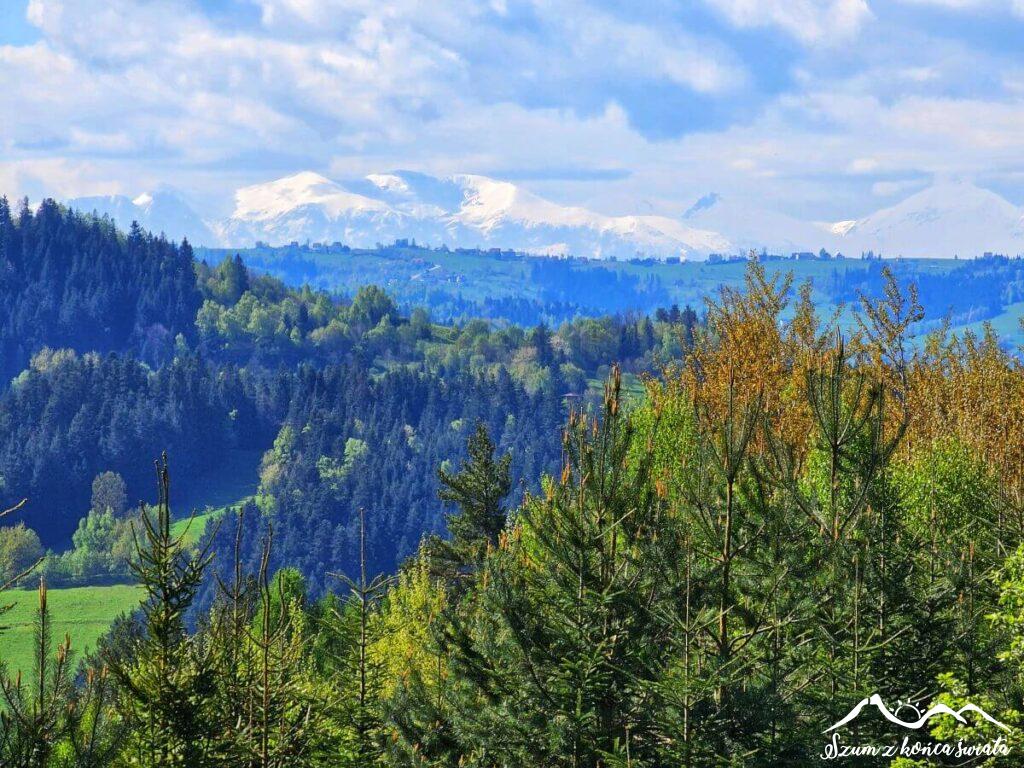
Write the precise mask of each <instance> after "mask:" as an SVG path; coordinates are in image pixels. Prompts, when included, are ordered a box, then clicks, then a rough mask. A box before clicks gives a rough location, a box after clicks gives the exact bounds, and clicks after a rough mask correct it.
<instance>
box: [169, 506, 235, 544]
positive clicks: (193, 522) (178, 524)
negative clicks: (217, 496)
mask: <svg viewBox="0 0 1024 768" xmlns="http://www.w3.org/2000/svg"><path fill="white" fill-rule="evenodd" d="M251 498H252V496H244V497H242V498H240V499H236V500H235V501H233V502H232V503H230V504H225V505H224V506H221V507H207V508H206V509H205V510H204V511H202V512H199V511H197V512H196V516H195V517H194V518H192V519H190V518H187V517H183V518H181V519H179V520H175V521H174V522H173V523H171V534H172V535H174V536H181V535H184V536H185V538H184V540H183V541H184V542H185V543H186V544H196V543H198V542H199V540H200V539H201V538H202V536H203V533H205V532H206V526H207V524H208V523H211V522H213V521H214V520H219V519H220V517H221V515H223V514H224V513H225V512H226V511H227V510H228V509H231V508H233V507H239V506H241V505H242V504H244V503H245V502H247V501H249V500H250V499H251Z"/></svg>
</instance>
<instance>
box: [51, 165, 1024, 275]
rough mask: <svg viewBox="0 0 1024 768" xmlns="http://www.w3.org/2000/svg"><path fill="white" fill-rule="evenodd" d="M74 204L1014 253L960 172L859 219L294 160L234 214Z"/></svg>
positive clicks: (459, 242)
mask: <svg viewBox="0 0 1024 768" xmlns="http://www.w3.org/2000/svg"><path fill="white" fill-rule="evenodd" d="M68 204H69V205H70V206H71V207H73V208H77V209H78V210H81V211H84V212H96V213H98V214H100V215H107V216H110V217H111V218H112V219H113V220H114V221H115V222H116V223H117V224H118V226H120V227H122V228H125V229H126V228H128V227H129V226H131V223H132V222H133V221H137V222H139V224H141V225H142V226H143V227H145V228H147V229H149V230H151V231H153V232H164V233H166V234H167V236H168V237H170V238H172V239H180V238H182V237H187V238H188V239H189V240H190V241H192V242H193V243H195V244H198V245H224V246H236V247H244V246H249V245H252V244H254V243H255V242H257V241H262V242H267V243H271V244H274V245H280V244H283V243H288V242H292V241H299V242H305V241H307V240H308V241H321V242H335V241H340V242H343V243H346V244H348V245H351V246H353V247H373V245H375V244H376V243H378V242H379V243H388V242H392V241H394V240H396V239H399V238H402V239H415V240H416V241H417V242H420V243H425V244H430V245H441V244H445V245H448V246H450V247H468V248H473V247H488V248H492V247H499V248H503V249H504V248H509V249H514V250H519V251H526V252H532V253H543V254H560V255H561V254H565V255H569V254H571V255H578V256H589V257H597V258H612V257H614V258H630V257H632V256H636V255H638V254H639V255H643V256H653V257H658V258H665V257H669V256H682V257H685V258H702V257H704V256H706V255H707V254H709V253H715V252H718V253H733V254H738V253H744V252H746V251H747V250H749V249H757V250H760V249H761V248H767V249H768V250H769V251H770V252H773V253H783V254H785V253H790V252H792V251H817V250H818V249H819V248H821V247H825V248H827V249H829V250H833V251H834V250H840V251H842V252H844V253H846V254H848V255H855V254H856V253H857V252H859V251H867V250H873V251H875V252H876V253H883V254H884V255H887V256H899V255H902V256H907V257H940V258H941V257H953V256H955V255H960V256H964V257H969V256H977V255H980V254H981V253H982V252H984V251H995V252H998V253H1006V254H1011V255H1016V254H1017V253H1021V252H1024V219H1022V212H1021V210H1020V209H1019V208H1017V207H1016V206H1014V205H1013V204H1011V203H1010V202H1008V201H1007V200H1005V199H1004V198H1002V197H1001V196H999V195H998V194H996V193H995V192H992V191H991V190H987V189H983V188H981V187H978V186H976V185H974V184H972V183H970V182H965V181H940V182H937V183H936V184H933V185H932V186H930V187H928V188H926V189H922V190H920V191H918V192H916V193H914V194H912V195H910V196H909V197H907V198H906V199H904V200H902V201H900V202H898V203H896V204H895V205H892V206H890V207H888V208H883V209H881V210H879V211H876V212H874V213H872V214H869V215H867V216H864V217H863V218H860V219H848V220H844V221H837V222H834V223H815V222H808V221H804V220H801V219H798V218H796V217H793V216H789V215H787V214H784V213H780V212H777V211H772V210H769V209H765V208H761V207H759V205H758V203H757V201H753V200H750V199H740V198H736V197H732V196H729V195H721V194H719V193H717V192H710V193H707V194H705V195H703V196H701V197H699V198H698V199H697V200H696V201H695V202H694V203H693V204H692V205H691V206H690V207H689V208H688V209H686V211H685V213H683V214H682V215H681V216H679V217H676V218H673V217H668V216H656V215H620V216H614V215H608V214H605V213H600V212H597V211H593V210H590V209H588V208H584V207H581V206H574V205H563V204H560V203H556V202H554V201H551V200H548V199H546V198H544V197H541V196H540V195H538V194H536V193H534V192H531V191H529V190H527V189H524V188H523V187H520V186H518V185H517V184H514V183H512V182H509V181H503V180H500V179H494V178H490V177H487V176H481V175H476V174H456V175H452V176H444V177H435V176H430V175H428V174H425V173H420V172H416V171H402V170H394V171H389V172H386V173H374V174H369V175H368V176H365V177H363V178H354V179H347V180H345V181H344V182H340V183H339V182H338V181H335V180H332V179H330V178H328V177H326V176H324V175H322V174H319V173H315V172H313V171H303V172H300V173H296V174H293V175H291V176H286V177H284V178H281V179H276V180H274V181H270V182H267V183H263V184H253V185H250V186H246V187H242V188H241V189H239V190H237V192H236V193H235V209H234V213H233V214H232V215H231V216H230V217H229V218H227V219H225V220H223V221H220V222H215V223H207V222H204V221H203V220H202V219H201V218H200V217H199V216H198V215H197V214H196V212H195V211H194V210H193V209H192V208H191V207H190V206H189V205H188V203H187V202H186V201H185V200H184V198H183V197H182V196H181V194H180V193H178V192H177V191H175V190H173V189H170V188H158V189H156V190H153V191H147V192H143V193H142V194H139V195H136V196H135V197H127V196H123V195H113V196H109V197H87V198H78V199H74V200H69V201H68Z"/></svg>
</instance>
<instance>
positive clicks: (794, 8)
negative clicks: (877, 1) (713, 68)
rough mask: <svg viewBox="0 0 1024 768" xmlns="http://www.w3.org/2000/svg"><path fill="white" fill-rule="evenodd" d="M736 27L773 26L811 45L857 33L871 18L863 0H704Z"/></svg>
mask: <svg viewBox="0 0 1024 768" xmlns="http://www.w3.org/2000/svg"><path fill="white" fill-rule="evenodd" d="M705 2H707V3H708V4H709V5H711V6H713V7H714V8H716V9H717V10H718V11H719V12H720V13H722V14H723V15H724V16H725V17H726V19H728V20H729V21H730V22H731V23H732V24H735V25H736V26H739V27H765V26H774V27H778V28H779V29H782V30H783V31H785V32H786V33H788V34H789V35H792V36H793V37H795V38H796V39H797V40H800V41H801V42H804V43H808V44H811V45H818V44H834V43H839V42H844V41H847V40H850V39H851V38H854V37H856V36H857V34H858V33H859V32H860V30H861V28H862V27H863V26H864V24H866V23H867V22H868V21H869V20H870V19H871V16H872V14H871V9H870V8H869V7H868V4H867V2H866V0H705Z"/></svg>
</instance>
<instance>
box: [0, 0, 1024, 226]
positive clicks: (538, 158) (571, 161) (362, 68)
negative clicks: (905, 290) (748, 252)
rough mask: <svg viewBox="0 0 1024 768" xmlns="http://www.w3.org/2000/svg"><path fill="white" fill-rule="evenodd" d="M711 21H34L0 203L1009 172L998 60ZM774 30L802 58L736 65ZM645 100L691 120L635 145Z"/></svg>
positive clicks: (266, 12)
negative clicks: (416, 183) (331, 186)
mask: <svg viewBox="0 0 1024 768" xmlns="http://www.w3.org/2000/svg"><path fill="white" fill-rule="evenodd" d="M960 1H961V2H969V0H960ZM952 2H957V0H952ZM993 2H994V0H993ZM1019 2H1020V3H1024V0H1019ZM1008 3H1009V0H1006V3H1004V5H1003V6H1002V7H1009V5H1008ZM707 4H708V5H709V6H712V7H713V8H714V9H715V10H714V11H711V10H707V9H703V10H700V9H693V8H690V9H689V10H690V11H692V12H694V13H697V12H700V13H703V14H704V15H705V16H707V17H708V24H707V28H708V29H716V30H718V31H717V32H715V33H714V35H711V33H702V34H701V35H697V34H696V33H694V32H693V31H692V28H693V27H692V25H691V27H690V28H689V29H688V28H687V25H686V24H684V21H682V20H681V18H683V17H682V16H680V17H679V18H677V17H675V16H674V15H673V14H672V13H671V12H668V11H666V12H664V13H661V12H660V11H657V12H656V11H648V9H647V8H646V7H644V8H641V7H640V6H639V5H638V6H637V7H636V9H635V10H632V11H630V12H629V13H628V14H627V13H626V12H625V11H623V10H622V8H624V7H625V6H622V5H621V4H620V5H619V6H618V7H619V11H618V15H616V12H615V11H613V10H610V9H609V8H608V7H605V6H602V5H599V4H596V3H592V2H585V1H584V0H548V1H547V2H541V1H540V0H519V1H518V2H513V1H512V0H508V2H490V3H480V2H477V1H476V0H443V1H442V0H438V1H437V2H431V3H424V2H418V1H416V0H394V2H389V3H379V2H376V1H375V0H316V1H314V0H261V2H260V3H259V5H260V8H261V13H262V15H261V16H260V18H259V19H258V21H254V22H253V23H252V24H251V25H248V26H246V25H231V24H226V23H224V22H223V20H221V19H219V18H218V19H217V20H214V19H212V18H209V17H207V16H205V15H203V13H202V12H201V11H200V10H199V5H197V4H191V3H190V4H187V5H185V4H181V3H178V2H172V0H147V2H144V3H142V2H130V1H129V0H107V1H106V2H102V3H101V2H98V0H94V1H93V2H88V1H87V0H73V1H69V2H60V0H32V2H31V3H30V4H29V5H28V7H27V11H26V13H27V16H28V18H29V19H30V21H31V22H32V23H33V24H35V25H36V26H37V27H38V28H39V30H40V33H41V39H40V41H39V42H36V43H34V44H32V45H26V46H0V81H2V82H3V83H4V88H0V114H2V115H5V116H8V115H12V116H15V117H14V119H7V120H2V121H0V156H2V157H3V158H4V160H5V162H4V165H3V166H2V168H3V170H2V172H0V189H3V190H5V191H7V192H18V191H20V190H31V191H32V192H33V194H37V192H36V190H38V189H40V188H42V187H41V185H42V184H43V183H44V181H45V179H46V177H47V175H52V183H51V184H50V187H49V189H50V190H51V191H52V193H54V194H61V195H64V194H69V195H76V194H86V193H90V194H91V193H94V192H96V191H97V190H113V189H116V190H118V191H125V192H128V193H132V194H136V193H138V192H141V191H143V190H144V189H146V188H147V187H148V186H151V185H152V184H154V183H157V182H160V181H167V182H170V183H172V184H175V185H177V186H179V187H182V188H185V189H188V190H189V191H193V190H198V191H199V192H201V193H206V194H207V196H208V198H209V199H212V198H214V197H215V196H218V195H219V196H220V197H222V198H224V199H227V198H229V196H230V192H231V191H232V189H233V187H234V186H238V185H241V184H245V183H252V182H258V181H265V180H267V179H268V178H272V177H274V176H275V175H284V174H285V173H288V172H293V171H297V170H302V169H304V168H314V169H317V170H321V171H327V172H330V173H332V174H333V175H335V176H339V177H345V176H354V175H362V174H365V173H369V172H380V171H386V170H390V169H394V168H414V169H419V170H424V171H427V172H434V173H441V174H444V173H454V172H465V171H470V172H482V173H492V174H498V175H500V174H502V173H505V172H508V171H510V170H517V169H518V170H520V171H524V172H528V173H531V174H534V175H537V176H543V175H544V173H545V172H546V171H548V170H550V169H565V168H580V169H607V168H616V169H624V170H625V171H628V173H625V174H622V178H617V179H615V180H612V181H602V182H584V181H567V180H565V179H559V180H555V179H552V180H543V179H536V180H531V181H529V182H525V183H526V184H527V185H529V186H532V187H534V188H536V189H537V191H539V192H542V193H543V194H546V195H548V196H550V197H552V198H554V199H556V200H559V201H561V202H571V203H579V204H585V205H589V206H592V207H594V208H596V209H599V210H605V211H607V212H615V213H618V212H622V211H626V210H639V209H640V208H641V207H644V206H648V205H649V207H650V208H651V209H653V210H656V211H658V212H660V213H666V214H672V215H674V214H678V213H679V212H680V211H681V210H683V209H684V208H685V207H686V205H688V203H689V202H691V201H692V199H693V198H694V197H695V196H699V195H701V194H704V193H706V192H708V191H710V190H715V191H719V192H722V193H723V194H727V193H731V194H733V195H734V196H738V195H744V194H745V195H751V194H756V195H758V196H763V197H765V198H767V199H768V201H769V203H768V204H769V205H777V206H779V207H782V208H787V209H788V210H790V211H791V212H794V213H798V214H800V215H804V216H805V217H808V218H810V217H815V218H822V219H824V218H848V217H849V215H853V213H855V211H849V210H848V209H849V208H851V207H854V208H855V207H857V206H862V207H863V206H865V205H867V204H868V203H873V202H877V201H873V200H871V197H870V195H868V194H867V192H866V190H868V189H869V188H871V189H872V192H873V193H874V194H876V195H881V196H886V195H891V194H896V193H897V192H896V191H895V190H896V189H897V187H896V186H894V185H896V184H900V183H903V182H895V181H892V179H893V178H904V177H912V178H925V177H927V176H928V175H929V174H936V173H945V172H954V173H962V174H965V175H967V176H974V175H985V176H987V177H990V178H991V177H995V176H1000V175H1002V177H1005V178H1010V176H1011V175H1012V174H1014V173H1018V172H1020V171H1021V169H1022V168H1024V161H1021V159H1020V158H1022V157H1024V134H1022V133H1021V132H1020V131H1019V128H1018V126H1019V125H1020V124H1021V121H1022V120H1024V101H1022V95H1024V85H1021V83H1024V74H1022V72H1024V61H1021V57H1020V56H1016V55H1014V54H1013V53H1012V52H1011V53H1008V54H1001V53H999V52H998V51H988V50H986V49H985V48H972V47H971V45H970V44H969V43H968V42H966V41H957V40H956V39H955V35H949V36H948V38H949V39H947V38H946V37H944V38H942V39H940V38H934V39H933V38H929V37H927V35H926V33H925V32H922V31H920V30H918V29H916V28H913V26H912V25H911V26H910V27H900V28H897V27H883V25H882V24H881V22H877V23H873V24H872V27H871V29H870V34H861V33H862V32H864V30H865V29H866V27H867V25H868V24H869V22H871V19H872V14H871V10H870V8H869V7H868V5H867V2H865V1H864V0H822V1H818V2H815V1H813V0H789V2H783V0H761V1H757V0H707ZM654 7H656V8H664V7H667V8H671V7H672V6H671V4H667V5H665V6H662V5H659V4H652V8H654ZM926 12H928V11H923V10H918V11H915V10H913V9H910V10H909V11H907V13H908V14H911V15H913V14H919V13H926ZM647 14H649V15H647ZM723 19H724V20H725V23H717V24H716V23H715V22H716V20H717V21H718V22H721V20H723ZM732 27H739V28H743V29H744V30H745V31H744V32H743V34H742V35H739V36H736V33H735V32H734V31H732ZM780 31H781V32H780ZM782 34H785V35H787V36H788V37H790V38H793V39H795V40H797V41H799V42H801V43H803V46H791V45H786V46H781V47H780V48H779V49H776V50H774V52H771V53H770V54H769V53H765V50H764V49H759V48H757V46H751V45H750V41H751V39H752V38H756V37H757V36H758V35H763V36H764V37H766V38H777V37H779V36H781V35H782ZM730 36H733V37H735V39H730ZM767 48H771V46H767V47H766V49H767ZM780 49H781V50H783V51H784V52H783V53H779V50H780ZM768 55H771V56H773V57H776V58H773V59H772V60H771V61H767V60H766V59H764V57H765V56H768ZM779 56H786V57H787V58H785V59H778V58H777V57H779ZM766 62H767V63H768V64H771V65H772V66H770V67H769V66H765V64H766ZM759 67H763V68H764V70H765V71H763V72H762V71H758V68H759ZM766 83H767V84H766ZM977 83H985V84H987V86H986V87H987V90H984V89H982V88H981V86H979V85H977ZM759 89H762V90H759ZM645 94H651V95H650V96H648V97H646V98H647V99H648V103H646V104H641V107H642V108H645V109H647V110H648V111H650V112H652V113H655V116H656V117H658V114H657V113H659V112H661V111H664V112H665V113H666V114H668V115H670V118H665V119H674V120H677V121H679V122H680V123H681V124H683V123H686V121H689V120H692V123H693V124H692V125H690V124H684V125H682V127H679V128H678V130H669V131H666V132H664V133H663V134H658V135H657V138H652V137H651V132H646V133H645V132H643V131H641V130H639V129H638V127H637V126H638V123H639V119H638V114H637V102H643V100H644V98H645ZM688 98H692V99H693V104H692V105H691V104H690V102H688V101H687V99H688ZM677 101H678V102H680V103H681V104H682V106H681V107H680V106H678V105H677V104H676V102H677ZM705 118H706V119H705ZM696 126H700V129H699V130H698V129H697V127H696ZM883 174H884V177H883V178H880V177H882V176H883ZM1014 183H1017V182H1016V181H1015V182H1014ZM865 198H866V199H867V200H866V201H865ZM641 201H645V202H641ZM646 201H650V202H649V203H647V202H646ZM646 209H647V208H645V210H646ZM834 209H839V210H834Z"/></svg>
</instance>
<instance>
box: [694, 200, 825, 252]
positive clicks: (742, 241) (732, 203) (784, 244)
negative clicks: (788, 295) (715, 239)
mask: <svg viewBox="0 0 1024 768" xmlns="http://www.w3.org/2000/svg"><path fill="white" fill-rule="evenodd" d="M682 219H683V221H684V222H685V223H687V224H690V225H692V226H694V227H700V228H701V229H708V230H713V231H715V232H722V233H725V234H726V235H727V236H728V237H729V239H730V240H731V241H732V242H733V243H734V244H735V246H736V247H737V248H738V249H740V250H742V251H747V250H750V249H754V250H758V251H759V250H761V249H762V248H766V249H767V250H768V251H769V252H771V253H782V254H786V255H788V254H790V253H792V252H794V251H817V250H818V249H819V248H822V247H824V248H828V249H830V250H832V249H833V248H834V245H835V243H834V242H833V241H834V240H835V238H834V237H831V236H830V235H826V234H825V233H823V232H822V231H821V230H820V229H819V228H818V227H816V226H815V225H814V224H811V223H809V222H806V221H800V220H799V219H796V218H793V217H792V216H787V215H786V214H784V213H779V212H777V211H771V210H768V209H766V208H760V207H757V206H755V205H750V204H749V203H745V202H742V201H740V200H737V199H736V198H732V197H723V196H722V195H719V194H718V193H717V192H711V193H709V194H707V195H704V196H703V197H701V198H700V199H699V200H697V202H695V203H694V204H693V205H692V206H691V207H690V208H689V210H687V211H686V212H685V213H684V214H683V216H682Z"/></svg>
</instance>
